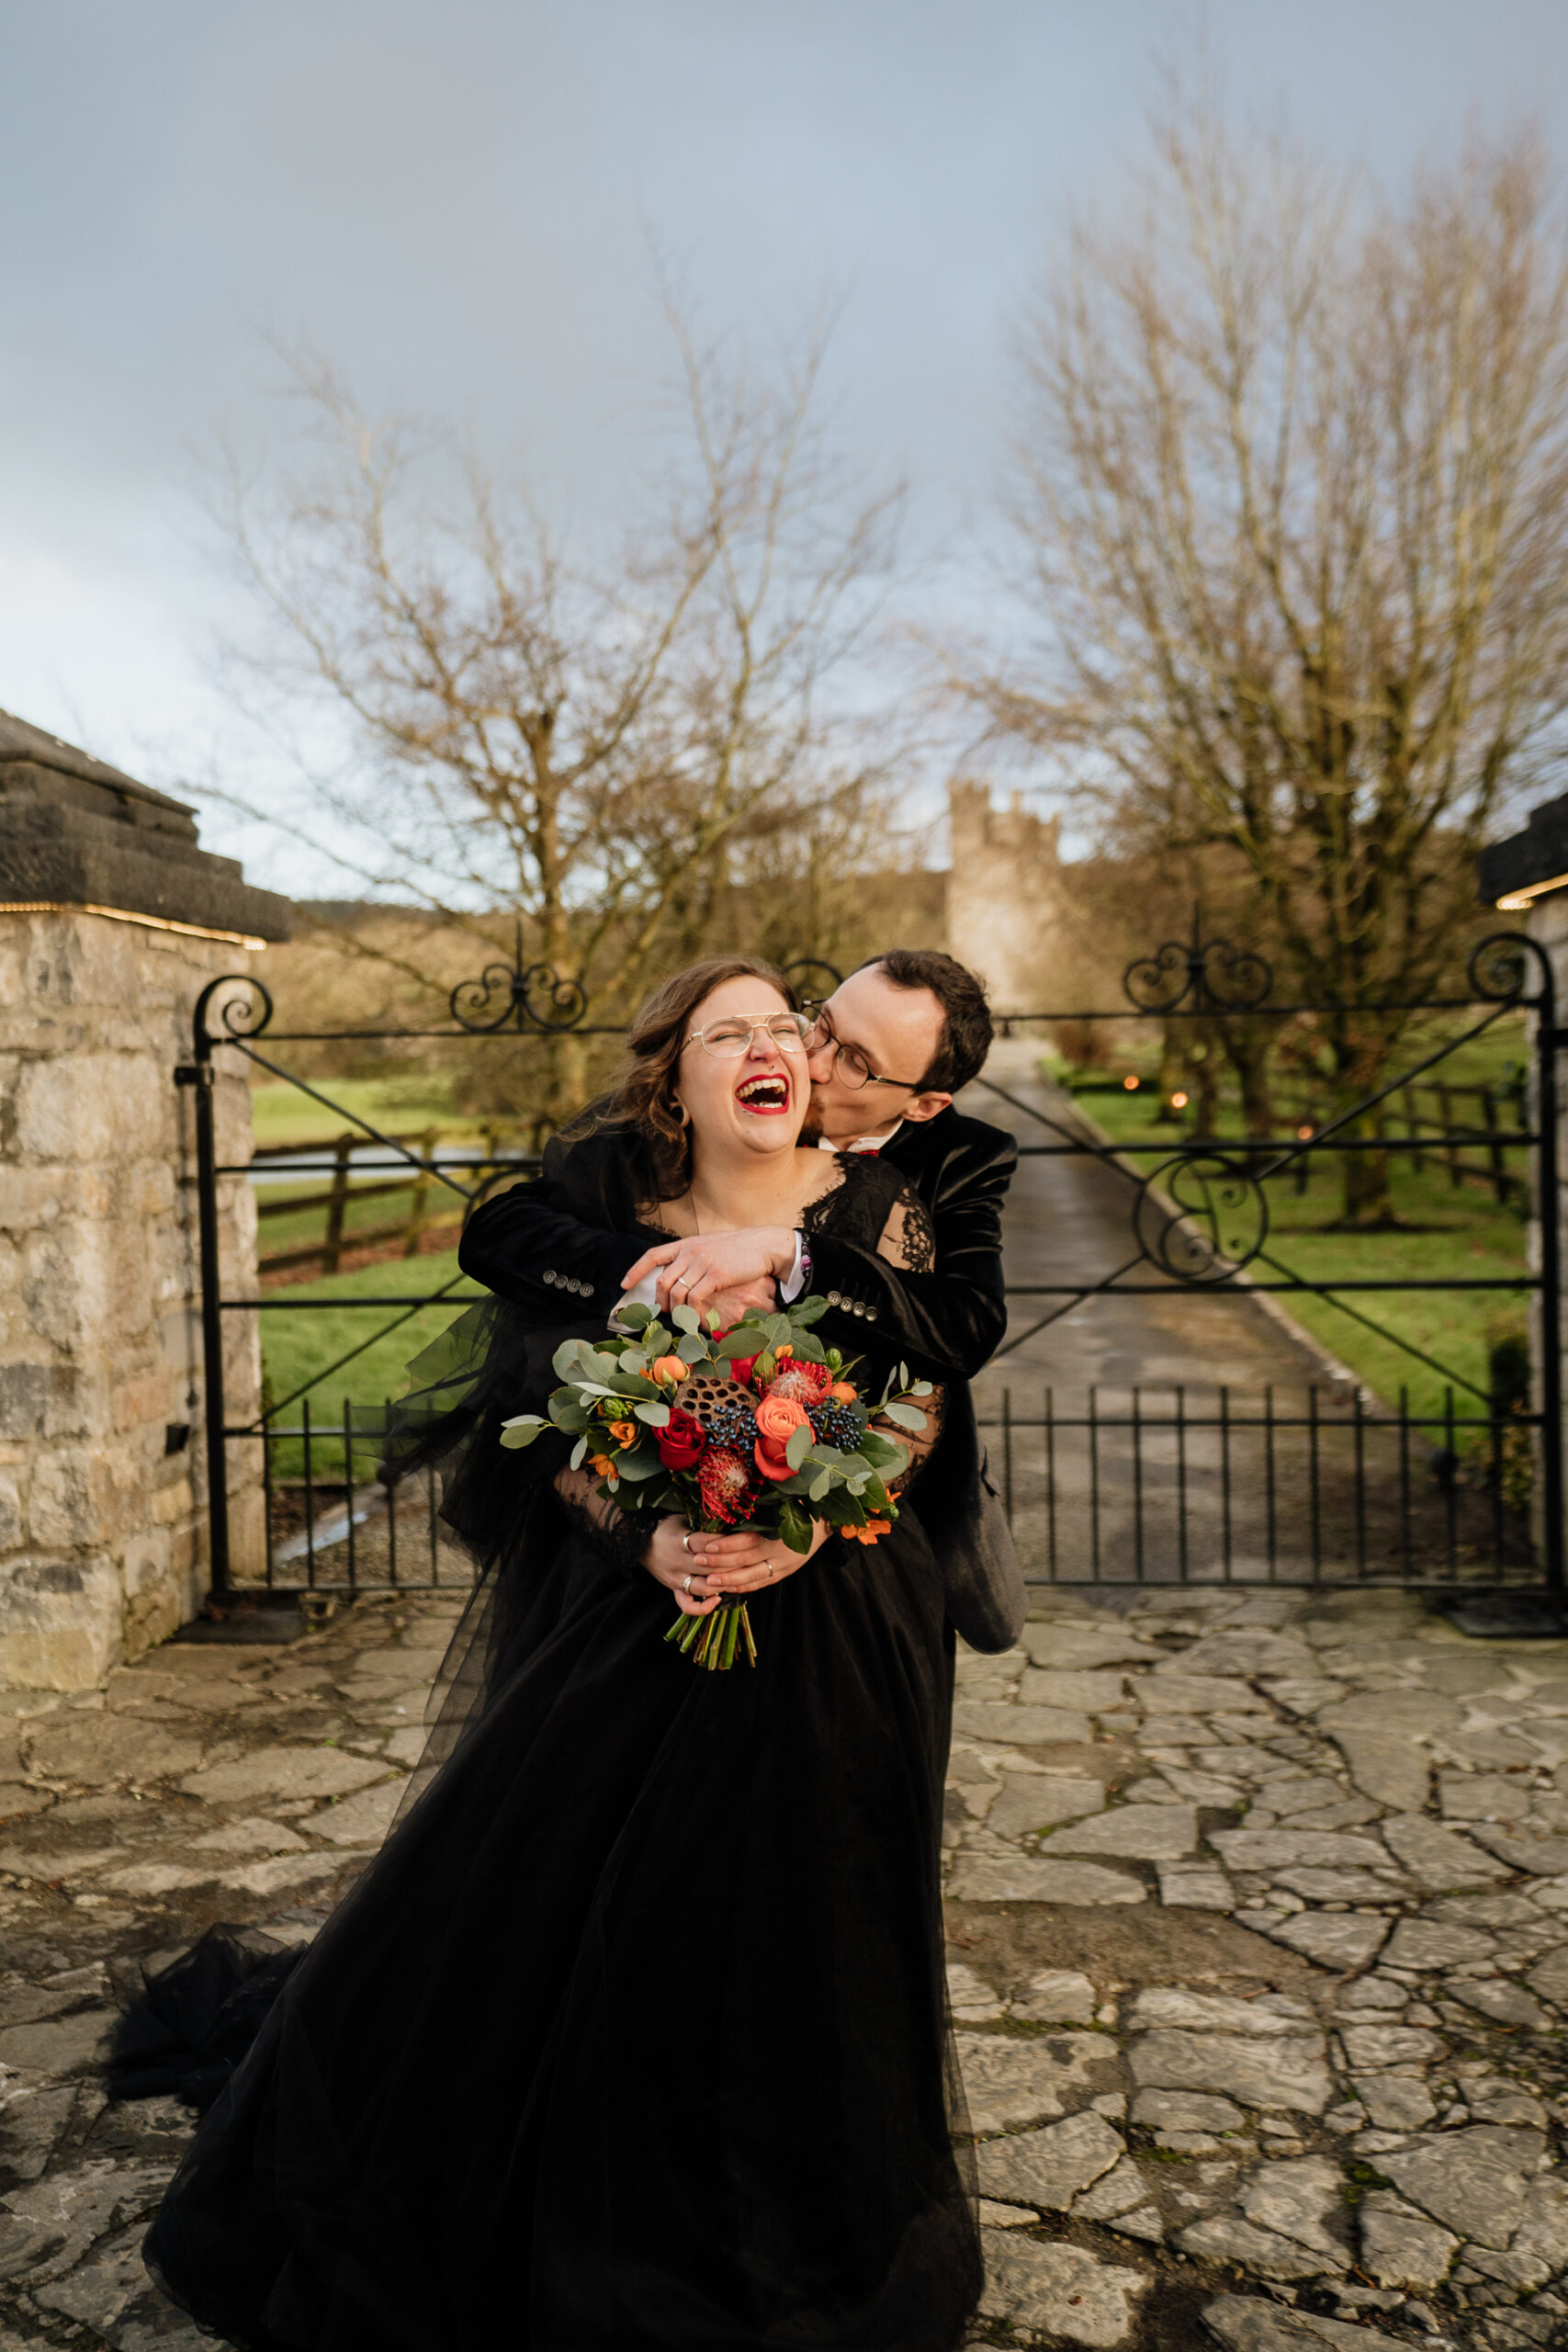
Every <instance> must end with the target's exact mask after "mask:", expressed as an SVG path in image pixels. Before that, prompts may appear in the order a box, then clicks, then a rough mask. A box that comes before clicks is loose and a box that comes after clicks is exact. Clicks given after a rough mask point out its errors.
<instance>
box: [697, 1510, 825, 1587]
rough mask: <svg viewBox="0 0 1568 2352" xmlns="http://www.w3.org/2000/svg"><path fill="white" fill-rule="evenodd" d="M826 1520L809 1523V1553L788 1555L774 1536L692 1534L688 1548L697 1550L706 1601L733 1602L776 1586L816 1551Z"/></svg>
mask: <svg viewBox="0 0 1568 2352" xmlns="http://www.w3.org/2000/svg"><path fill="white" fill-rule="evenodd" d="M831 1532H832V1531H831V1529H830V1528H829V1525H828V1522H827V1521H826V1520H822V1519H818V1520H816V1521H813V1522H812V1529H811V1550H810V1551H809V1552H792V1551H791V1550H790V1548H789V1545H788V1544H782V1543H780V1541H779V1539H778V1537H777V1536H773V1538H771V1539H766V1540H765V1539H764V1538H763V1537H761V1536H760V1535H746V1534H740V1535H694V1536H693V1538H692V1549H693V1551H694V1552H695V1551H697V1550H698V1549H699V1547H700V1549H701V1552H702V1557H703V1563H704V1568H705V1574H704V1576H703V1577H702V1578H701V1582H702V1586H703V1589H704V1591H705V1593H706V1594H707V1595H708V1598H709V1599H710V1600H741V1599H744V1597H745V1596H746V1594H747V1593H749V1592H763V1591H765V1590H766V1589H767V1588H768V1586H769V1585H771V1584H779V1583H781V1582H782V1581H783V1579H784V1577H792V1576H794V1574H795V1570H796V1568H803V1567H804V1566H806V1563H807V1560H809V1559H810V1558H811V1556H812V1554H813V1553H816V1552H819V1551H820V1550H821V1548H822V1546H823V1544H825V1543H826V1542H827V1541H828V1538H829V1534H830V1533H831Z"/></svg>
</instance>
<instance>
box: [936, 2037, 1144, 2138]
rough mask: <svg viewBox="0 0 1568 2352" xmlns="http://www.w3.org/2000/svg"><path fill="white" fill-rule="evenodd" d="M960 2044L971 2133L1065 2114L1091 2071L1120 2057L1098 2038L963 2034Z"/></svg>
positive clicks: (1041, 2120) (1111, 2045) (1037, 2121)
mask: <svg viewBox="0 0 1568 2352" xmlns="http://www.w3.org/2000/svg"><path fill="white" fill-rule="evenodd" d="M956 2040H957V2043H958V2064H959V2069H960V2072H961V2073H962V2075H963V2077H964V2100H965V2102H966V2104H967V2106H968V2109H969V2128H970V2130H971V2131H1007V2130H1008V2129H1009V2128H1010V2127H1016V2126H1017V2125H1019V2124H1021V2123H1039V2122H1043V2120H1045V2118H1046V2117H1048V2116H1056V2115H1060V2114H1062V2112H1063V2111H1064V2109H1065V2107H1066V2102H1067V2098H1068V2095H1070V2094H1074V2093H1078V2092H1081V2091H1082V2090H1083V2089H1084V2088H1085V2087H1086V2085H1087V2079H1088V2069H1089V2067H1091V2066H1094V2065H1104V2064H1108V2063H1112V2062H1113V2061H1114V2059H1115V2055H1116V2051H1115V2045H1114V2043H1112V2042H1110V2041H1107V2040H1106V2039H1105V2037H1104V2036H1103V2035H1102V2034H1098V2033H1064V2034H1053V2035H1052V2037H1051V2039H1050V2041H1015V2040H1014V2039H1013V2038H1012V2037H1011V2036H1010V2035H1008V2034H1000V2033H961V2034H959V2035H958V2036H957V2037H956Z"/></svg>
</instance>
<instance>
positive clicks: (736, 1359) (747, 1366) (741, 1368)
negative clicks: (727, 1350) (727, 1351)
mask: <svg viewBox="0 0 1568 2352" xmlns="http://www.w3.org/2000/svg"><path fill="white" fill-rule="evenodd" d="M761 1352H762V1351H761V1348H759V1349H758V1351H757V1355H761ZM756 1363H757V1356H731V1357H730V1359H729V1376H730V1378H731V1379H732V1380H738V1381H739V1383H740V1385H741V1387H742V1388H750V1385H751V1374H752V1372H753V1370H754V1369H755V1367H756Z"/></svg>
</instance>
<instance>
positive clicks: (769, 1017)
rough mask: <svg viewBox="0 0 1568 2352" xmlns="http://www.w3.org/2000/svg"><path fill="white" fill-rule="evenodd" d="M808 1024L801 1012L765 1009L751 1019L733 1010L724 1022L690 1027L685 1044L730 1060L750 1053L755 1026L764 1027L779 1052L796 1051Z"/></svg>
mask: <svg viewBox="0 0 1568 2352" xmlns="http://www.w3.org/2000/svg"><path fill="white" fill-rule="evenodd" d="M810 1026H811V1023H810V1022H809V1021H808V1020H807V1016H806V1014H805V1013H804V1012H769V1013H765V1014H761V1015H760V1016H759V1017H758V1019H757V1020H755V1021H747V1020H745V1019H744V1018H743V1017H742V1016H741V1015H740V1014H739V1013H735V1014H732V1015H731V1016H730V1017H729V1019H728V1020H726V1021H710V1022H709V1023H708V1025H707V1027H706V1028H705V1029H694V1030H693V1032H692V1034H691V1035H690V1036H689V1037H688V1038H687V1039H686V1045H688V1046H701V1047H702V1049H703V1051H704V1053H705V1054H716V1055H717V1057H718V1058H719V1060H720V1061H721V1062H734V1061H739V1058H740V1057H741V1055H742V1054H749V1053H750V1050H751V1040H752V1038H753V1037H754V1036H755V1035H756V1034H757V1032H758V1030H759V1029H765V1030H766V1031H767V1033H768V1035H769V1036H770V1037H771V1038H772V1039H773V1043H774V1045H775V1046H778V1048H779V1050H780V1052H781V1053H785V1054H798V1053H799V1052H800V1050H801V1048H802V1046H804V1045H805V1043H806V1033H807V1029H809V1028H810ZM683 1050H684V1048H682V1051H683Z"/></svg>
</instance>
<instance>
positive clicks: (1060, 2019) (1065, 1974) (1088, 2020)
mask: <svg viewBox="0 0 1568 2352" xmlns="http://www.w3.org/2000/svg"><path fill="white" fill-rule="evenodd" d="M949 1973H950V1974H951V1973H952V1972H951V1970H950V1971H949ZM1099 1998H1100V1996H1099V1995H1098V1993H1096V1991H1095V1989H1094V1985H1093V1982H1092V1980H1091V1979H1090V1978H1089V1977H1087V1976H1085V1975H1084V1974H1083V1973H1081V1971H1080V1970H1078V1969H1076V1968H1042V1969H1038V1970H1037V1971H1036V1972H1035V1973H1034V1974H1033V1975H1032V1977H1031V1978H1030V1980H1029V1983H1028V1984H1027V1985H1026V1986H1025V1987H1024V1989H1023V1991H1022V1993H1021V1994H1020V1995H1018V1996H1017V1997H1016V1998H1015V1999H1014V2000H1013V2002H1012V2004H1011V2008H1012V2014H1013V2016H1014V2017H1015V2018H1029V2019H1030V2020H1031V2021H1032V2023H1034V2024H1036V2025H1092V2024H1093V2022H1094V2012H1095V2007H1096V2006H1097V2004H1098V2002H1099Z"/></svg>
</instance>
